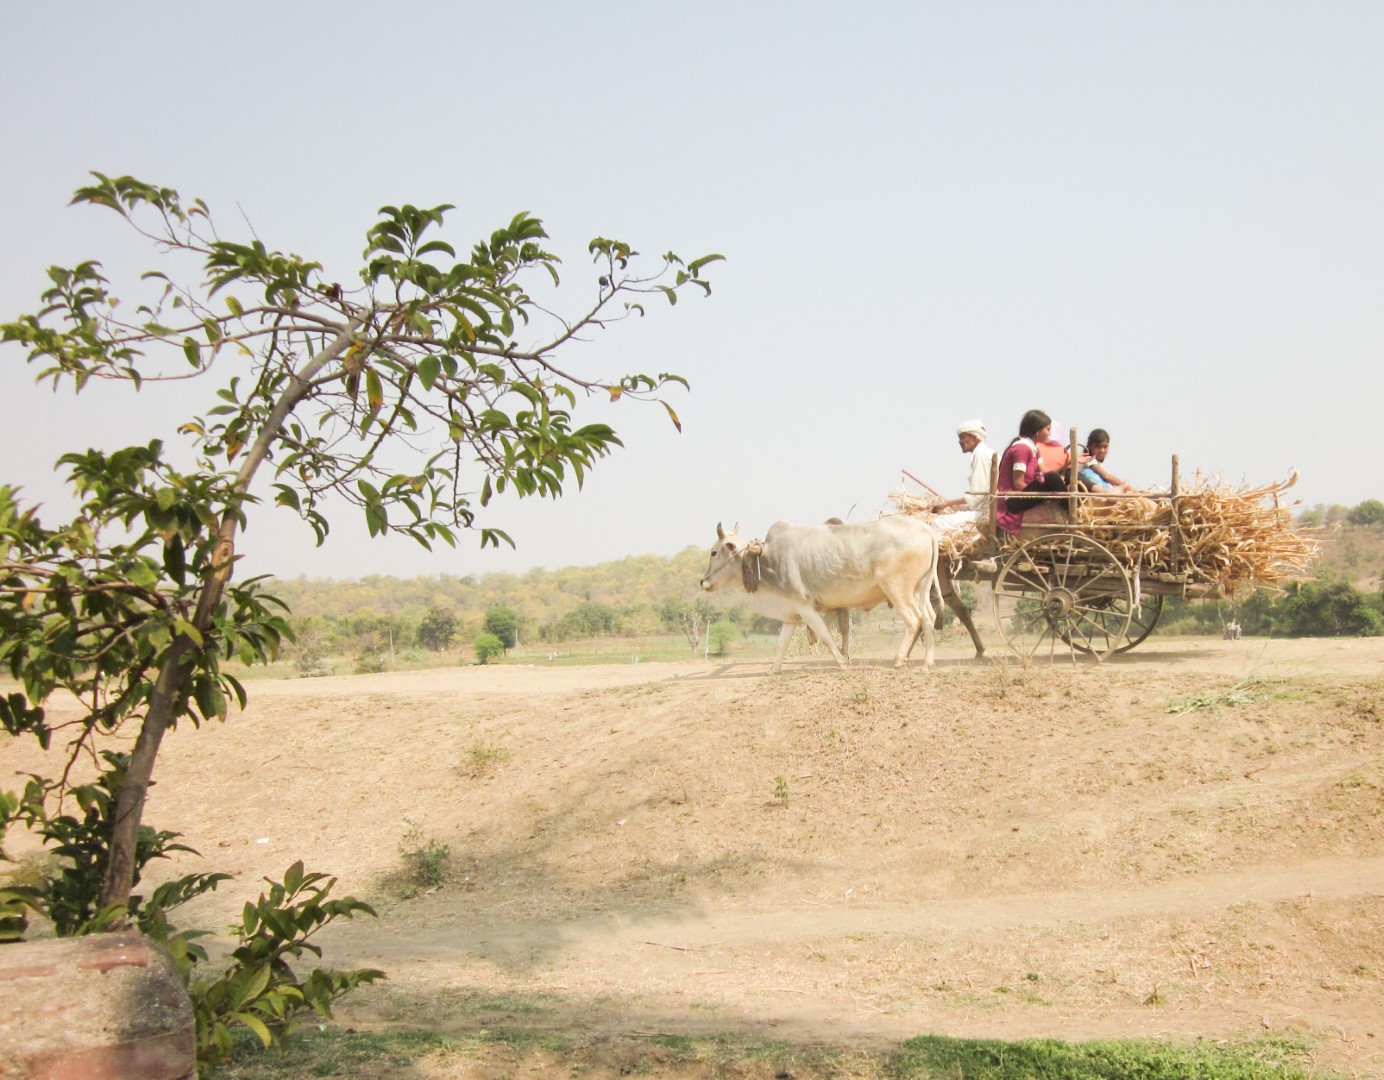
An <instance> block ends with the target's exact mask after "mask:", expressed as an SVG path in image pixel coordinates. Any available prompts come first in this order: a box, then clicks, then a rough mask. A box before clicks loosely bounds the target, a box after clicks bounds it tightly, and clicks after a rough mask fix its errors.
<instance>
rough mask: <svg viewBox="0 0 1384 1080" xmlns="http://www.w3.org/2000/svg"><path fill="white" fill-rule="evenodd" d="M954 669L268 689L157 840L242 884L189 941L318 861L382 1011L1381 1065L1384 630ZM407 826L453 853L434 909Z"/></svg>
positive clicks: (188, 741) (231, 731)
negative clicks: (1028, 1042)
mask: <svg viewBox="0 0 1384 1080" xmlns="http://www.w3.org/2000/svg"><path fill="white" fill-rule="evenodd" d="M939 655H940V659H939V664H938V667H937V668H936V669H935V670H934V671H932V672H931V673H928V672H924V671H923V670H921V669H920V668H914V669H913V670H911V671H908V672H902V673H899V672H894V671H892V670H890V669H888V668H886V667H884V666H883V663H882V661H879V660H866V661H863V662H857V663H856V664H854V665H853V666H852V667H851V669H850V670H849V671H847V672H840V671H838V670H836V669H835V667H834V666H832V665H830V664H829V663H828V662H825V661H821V660H816V659H811V658H808V659H798V660H795V661H790V662H789V664H788V665H787V666H786V667H785V671H784V673H783V674H782V675H781V676H778V677H774V678H770V677H769V676H768V675H767V670H768V668H767V664H763V663H757V662H755V663H711V664H707V663H700V662H689V663H686V664H637V665H636V664H631V665H626V666H620V667H614V666H611V667H600V668H561V669H546V668H541V667H497V668H478V667H467V668H451V669H437V670H432V671H425V672H413V673H393V674H383V675H375V676H354V677H333V678H326V679H315V680H294V681H281V682H278V681H274V682H268V681H267V682H256V683H253V684H252V685H251V693H252V703H251V706H250V709H249V710H248V711H247V712H246V713H245V714H243V715H240V716H236V717H233V718H232V720H231V721H230V722H228V723H226V724H224V725H216V726H213V727H212V728H210V729H208V730H205V731H203V732H201V733H196V732H193V731H191V730H187V731H179V732H177V733H176V734H175V735H173V736H172V737H171V738H170V741H169V743H168V745H167V750H166V757H165V760H164V762H163V764H162V766H161V772H160V774H159V784H158V787H157V789H156V791H155V793H154V795H153V797H152V799H151V804H150V809H149V813H148V818H149V820H151V821H152V822H154V823H156V824H158V825H159V826H160V827H163V828H175V829H178V830H180V831H181V832H183V833H184V834H185V837H186V840H187V842H188V843H190V844H191V845H192V846H194V847H196V848H198V849H200V850H201V851H202V852H203V853H204V855H206V856H207V859H206V860H205V861H204V862H201V863H199V862H198V861H197V860H194V859H191V858H190V857H189V858H183V859H180V860H179V861H178V863H177V864H176V865H173V866H170V867H167V868H166V870H165V871H163V872H167V873H186V872H189V871H190V870H192V869H194V868H198V867H199V866H200V867H201V868H204V869H205V868H212V867H214V868H217V869H225V870H229V871H232V872H234V873H235V874H236V875H237V880H236V881H235V882H232V883H228V884H227V885H224V886H223V887H222V889H221V890H220V892H219V893H217V894H215V895H213V896H211V897H207V898H204V899H202V900H199V901H197V902H196V906H195V907H194V908H193V909H192V910H191V911H188V909H184V911H185V913H186V916H185V918H184V919H183V920H182V921H183V922H184V923H191V924H201V925H207V926H219V925H225V924H226V923H228V922H229V921H230V919H231V918H232V916H233V914H234V913H235V912H236V911H237V910H238V908H239V906H240V905H241V904H242V903H243V902H244V900H246V899H249V898H252V897H253V894H254V891H255V890H256V889H257V885H258V882H259V879H260V878H261V877H263V876H266V875H272V876H275V877H278V876H280V875H281V874H282V872H283V870H284V869H285V868H286V867H287V866H288V865H289V864H290V863H291V862H292V861H293V860H294V859H296V858H298V857H300V856H301V857H304V858H305V859H306V860H307V862H308V865H309V868H313V869H321V870H327V871H330V872H332V873H335V874H337V875H339V877H340V888H341V889H342V891H345V892H350V893H353V894H355V895H357V896H361V897H363V898H366V899H369V900H371V901H372V902H374V903H375V904H376V905H377V906H378V908H379V910H380V916H381V917H380V918H379V919H378V920H369V919H365V920H360V921H358V922H355V923H352V924H348V925H345V926H342V927H331V928H329V929H328V930H327V931H326V932H325V933H324V934H323V938H324V940H323V942H322V944H324V945H325V946H326V948H327V952H328V959H329V960H330V961H331V962H332V963H333V964H335V965H337V966H347V965H350V966H357V965H359V966H372V967H380V968H383V969H385V970H386V971H387V972H388V974H389V982H388V983H387V984H385V985H384V986H383V987H380V988H371V989H369V990H367V991H365V992H363V993H361V994H360V995H359V996H357V997H355V998H352V999H350V1001H349V1003H348V1004H347V1005H346V1006H345V1007H344V1008H343V1010H342V1015H343V1018H344V1019H345V1020H346V1022H348V1023H352V1024H356V1025H370V1024H382V1023H407V1024H417V1025H426V1026H433V1027H442V1028H454V1029H456V1030H459V1031H460V1030H465V1029H467V1028H475V1027H479V1026H484V1025H491V1026H528V1027H537V1028H542V1029H551V1030H560V1031H563V1032H566V1033H568V1034H577V1035H589V1036H590V1037H592V1038H600V1037H615V1036H639V1035H646V1034H648V1033H651V1032H667V1033H686V1034H704V1033H710V1032H724V1031H739V1032H745V1033H752V1034H755V1035H759V1036H765V1037H772V1038H781V1039H805V1040H810V1041H814V1042H839V1043H842V1044H845V1045H848V1046H851V1045H854V1046H865V1045H877V1044H880V1043H883V1042H887V1041H896V1040H899V1039H903V1038H907V1037H909V1036H912V1035H916V1034H923V1033H934V1034H946V1035H954V1036H964V1037H999V1038H1018V1037H1029V1036H1040V1035H1042V1036H1055V1037H1061V1038H1066V1039H1072V1040H1081V1039H1086V1038H1092V1037H1101V1036H1132V1035H1165V1036H1175V1037H1191V1036H1197V1035H1202V1036H1208V1037H1213V1038H1222V1037H1224V1038H1242V1037H1252V1036H1255V1035H1261V1034H1265V1033H1284V1032H1292V1033H1297V1034H1304V1035H1306V1036H1308V1037H1309V1038H1311V1039H1313V1040H1315V1045H1316V1059H1317V1061H1318V1062H1319V1063H1320V1064H1321V1065H1322V1066H1323V1067H1330V1068H1336V1069H1341V1070H1343V1071H1346V1072H1350V1073H1355V1074H1358V1075H1376V1074H1378V1075H1384V641H1381V640H1373V641H1354V640H1351V641H1291V642H1285V641H1274V642H1262V641H1253V640H1245V641H1240V642H1233V643H1232V642H1220V641H1208V640H1204V639H1196V640H1185V639H1164V640H1161V641H1159V640H1156V639H1155V641H1153V642H1152V643H1146V644H1145V645H1143V646H1141V647H1140V648H1139V649H1138V650H1136V651H1134V652H1133V653H1130V654H1129V655H1128V656H1126V657H1119V658H1116V659H1115V660H1113V661H1111V662H1109V663H1107V664H1105V665H1101V666H1094V665H1082V666H1080V667H1076V668H1072V667H1071V666H1067V667H1058V668H1056V669H1051V670H1049V669H1043V670H1029V671H1023V670H1016V669H1014V668H1012V667H1009V666H1005V665H993V664H985V665H976V664H973V663H969V662H966V660H965V654H964V653H963V651H962V650H961V648H960V647H959V646H952V647H944V648H943V649H942V650H941V652H940V654H939ZM26 753H27V748H24V747H21V746H19V745H18V744H15V745H11V746H9V747H0V754H3V756H4V768H3V772H4V774H5V775H6V776H8V775H9V774H10V773H11V771H12V769H11V767H10V766H11V765H13V768H23V767H25V766H26V765H28V764H31V763H32V760H31V759H30V758H27V757H25V754H26ZM411 823H412V824H413V825H415V826H416V828H417V830H418V831H419V832H421V835H423V836H425V837H427V838H429V839H433V840H436V841H439V842H442V843H445V844H447V845H449V846H450V848H451V851H452V853H453V856H454V858H453V864H452V870H451V873H450V877H449V879H448V880H447V882H446V883H445V884H444V885H443V886H442V887H441V888H439V889H437V890H435V891H433V892H429V893H426V894H424V895H419V896H416V897H414V898H412V899H407V900H405V899H401V898H399V895H398V892H397V887H396V886H395V885H394V884H392V883H391V881H390V875H391V874H394V873H397V871H398V868H399V866H400V854H399V844H400V840H401V838H402V837H403V836H404V834H405V833H406V831H407V830H408V829H409V828H410V824H411ZM416 1068H417V1071H410V1072H408V1073H407V1075H409V1076H461V1075H473V1074H472V1073H469V1072H465V1071H464V1070H463V1068H462V1066H461V1065H454V1066H447V1065H445V1064H436V1065H435V1066H432V1067H427V1066H425V1065H424V1064H420V1065H419V1066H417V1067H416ZM401 1075H403V1074H401Z"/></svg>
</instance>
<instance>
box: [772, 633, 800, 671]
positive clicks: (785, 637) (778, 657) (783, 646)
mask: <svg viewBox="0 0 1384 1080" xmlns="http://www.w3.org/2000/svg"><path fill="white" fill-rule="evenodd" d="M797 629H798V624H797V623H795V622H785V623H784V624H783V626H781V627H780V628H779V640H778V652H777V653H775V654H774V666H773V667H771V668H770V669H769V674H770V675H777V674H778V673H779V669H780V668H782V667H783V654H784V653H786V652H787V651H788V643H789V642H790V641H792V640H793V634H794V633H795V632H796V631H797Z"/></svg>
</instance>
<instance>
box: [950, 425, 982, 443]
mask: <svg viewBox="0 0 1384 1080" xmlns="http://www.w3.org/2000/svg"><path fill="white" fill-rule="evenodd" d="M956 433H957V434H958V435H974V436H975V437H976V438H977V439H979V440H980V441H981V442H984V441H985V425H984V424H983V423H981V422H980V421H979V420H966V421H963V422H962V423H960V424H957V425H956Z"/></svg>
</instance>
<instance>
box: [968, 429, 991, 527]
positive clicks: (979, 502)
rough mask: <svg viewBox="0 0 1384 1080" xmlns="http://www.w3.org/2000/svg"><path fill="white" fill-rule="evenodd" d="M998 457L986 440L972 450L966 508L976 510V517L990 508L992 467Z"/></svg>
mask: <svg viewBox="0 0 1384 1080" xmlns="http://www.w3.org/2000/svg"><path fill="white" fill-rule="evenodd" d="M997 457H999V455H998V454H997V453H996V452H995V451H994V450H991V449H990V448H989V447H988V446H986V445H985V443H984V442H981V443H980V444H978V445H977V446H976V448H975V449H974V450H972V451H971V477H970V479H969V480H968V481H967V482H966V509H967V510H969V511H974V512H975V514H976V517H980V516H981V515H982V514H984V513H985V512H986V511H987V510H989V509H990V495H989V492H990V468H991V466H992V465H993V463H994V460H995V458H997ZM973 492H974V493H975V494H973Z"/></svg>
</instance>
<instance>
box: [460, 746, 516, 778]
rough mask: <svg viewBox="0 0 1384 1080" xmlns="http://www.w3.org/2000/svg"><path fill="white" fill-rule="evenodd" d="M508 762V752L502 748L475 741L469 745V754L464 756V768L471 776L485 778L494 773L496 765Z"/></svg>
mask: <svg viewBox="0 0 1384 1080" xmlns="http://www.w3.org/2000/svg"><path fill="white" fill-rule="evenodd" d="M508 760H509V751H508V750H506V749H505V748H504V747H503V746H500V745H498V744H497V743H488V742H483V741H482V740H480V739H477V740H476V741H475V742H474V743H472V744H471V752H470V753H469V754H467V756H466V761H465V763H464V768H465V770H466V771H467V772H468V773H469V774H470V775H471V776H485V775H486V774H488V773H490V772H492V771H494V769H495V767H496V766H497V765H500V764H502V763H504V762H506V761H508Z"/></svg>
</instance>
